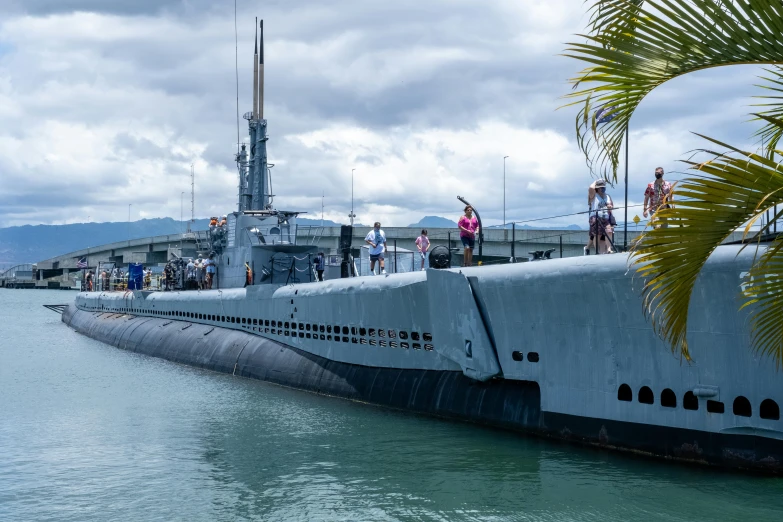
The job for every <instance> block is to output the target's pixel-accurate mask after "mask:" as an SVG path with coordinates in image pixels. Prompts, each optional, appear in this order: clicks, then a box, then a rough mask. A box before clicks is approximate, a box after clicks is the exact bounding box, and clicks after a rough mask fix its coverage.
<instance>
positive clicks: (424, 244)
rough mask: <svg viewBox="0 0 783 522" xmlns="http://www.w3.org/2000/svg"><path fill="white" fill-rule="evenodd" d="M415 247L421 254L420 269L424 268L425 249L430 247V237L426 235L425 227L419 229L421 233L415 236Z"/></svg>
mask: <svg viewBox="0 0 783 522" xmlns="http://www.w3.org/2000/svg"><path fill="white" fill-rule="evenodd" d="M416 248H417V249H418V250H419V256H421V269H422V270H424V260H425V259H426V258H427V251H428V250H429V249H430V238H428V237H427V229H424V230H422V231H421V235H420V236H419V237H417V238H416Z"/></svg>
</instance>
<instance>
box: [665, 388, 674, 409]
mask: <svg viewBox="0 0 783 522" xmlns="http://www.w3.org/2000/svg"><path fill="white" fill-rule="evenodd" d="M661 406H663V407H664V408H676V407H677V395H676V394H675V393H674V391H672V390H670V389H669V388H666V389H665V390H663V391H662V392H661Z"/></svg>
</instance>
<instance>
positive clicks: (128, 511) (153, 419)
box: [0, 289, 783, 522]
mask: <svg viewBox="0 0 783 522" xmlns="http://www.w3.org/2000/svg"><path fill="white" fill-rule="evenodd" d="M73 296H74V294H73V293H70V292H62V291H34V290H3V289H0V302H2V306H1V307H0V520H12V521H16V520H53V521H86V520H123V521H130V520H145V521H147V520H303V521H305V520H306V521H310V520H492V521H504V520H536V521H538V520H541V521H560V520H596V521H601V522H607V521H630V520H640V521H641V520H644V521H648V520H666V521H672V520H687V521H693V520H705V521H706V520H709V521H713V520H743V521H761V520H774V521H780V520H783V479H770V478H760V477H751V476H745V475H734V474H728V473H719V472H715V471H713V470H706V469H701V468H690V467H684V466H677V465H667V464H664V463H658V462H655V461H649V460H644V459H637V458H632V457H627V456H621V455H616V454H607V453H603V452H598V451H594V450H588V449H581V448H574V447H570V446H567V445H561V444H557V443H550V442H547V441H540V440H536V439H532V438H525V437H521V436H518V435H514V434H509V433H504V432H499V431H495V430H489V429H484V428H480V427H476V426H471V425H466V424H461V423H451V422H445V421H440V420H435V419H430V418H426V417H419V416H415V415H407V414H404V413H399V412H390V411H386V410H383V409H379V408H375V407H371V406H366V405H362V404H355V403H351V402H347V401H343V400H339V399H331V398H325V397H318V396H314V395H311V394H308V393H304V392H299V391H295V390H287V389H283V388H280V387H277V386H273V385H269V384H265V383H261V382H255V381H250V380H246V379H241V378H234V377H230V376H226V375H219V374H214V373H209V372H205V371H200V370H195V369H192V368H188V367H185V366H179V365H176V364H172V363H169V362H166V361H162V360H159V359H152V358H148V357H144V356H139V355H135V354H131V353H127V352H124V351H122V350H118V349H116V348H112V347H110V346H106V345H103V344H101V343H98V342H96V341H93V340H91V339H88V338H86V337H82V336H80V335H78V334H76V333H74V332H73V331H71V330H70V329H69V328H67V327H66V326H65V325H63V324H62V323H61V322H60V320H59V316H58V315H56V314H54V313H52V312H50V311H48V310H46V309H44V308H43V307H42V306H41V304H42V303H65V302H67V301H69V300H71V299H73Z"/></svg>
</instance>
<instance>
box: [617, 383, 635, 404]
mask: <svg viewBox="0 0 783 522" xmlns="http://www.w3.org/2000/svg"><path fill="white" fill-rule="evenodd" d="M617 400H618V401H624V402H631V401H633V392H632V391H631V387H630V386H628V385H627V384H621V385H620V388H619V389H618V390H617Z"/></svg>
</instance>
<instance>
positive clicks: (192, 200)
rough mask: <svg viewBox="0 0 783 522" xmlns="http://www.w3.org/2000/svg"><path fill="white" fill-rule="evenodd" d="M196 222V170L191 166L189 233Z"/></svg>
mask: <svg viewBox="0 0 783 522" xmlns="http://www.w3.org/2000/svg"><path fill="white" fill-rule="evenodd" d="M195 222H196V169H195V167H194V166H193V164H192V163H191V164H190V222H189V223H188V232H190V225H191V224H194V223H195Z"/></svg>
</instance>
